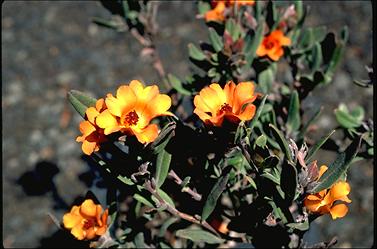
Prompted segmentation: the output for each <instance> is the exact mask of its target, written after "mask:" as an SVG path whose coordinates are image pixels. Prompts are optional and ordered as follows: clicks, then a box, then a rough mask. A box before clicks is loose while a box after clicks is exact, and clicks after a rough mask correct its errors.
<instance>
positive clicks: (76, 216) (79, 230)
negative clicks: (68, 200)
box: [63, 199, 109, 240]
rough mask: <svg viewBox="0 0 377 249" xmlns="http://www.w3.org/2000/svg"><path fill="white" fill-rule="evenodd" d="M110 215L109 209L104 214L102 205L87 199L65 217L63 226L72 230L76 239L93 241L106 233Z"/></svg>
mask: <svg viewBox="0 0 377 249" xmlns="http://www.w3.org/2000/svg"><path fill="white" fill-rule="evenodd" d="M101 214H102V215H101ZM108 214H109V211H108V209H106V210H105V211H104V212H103V213H102V207H101V205H96V204H95V203H94V202H93V201H92V200H91V199H87V200H85V201H84V202H83V203H82V204H81V205H80V206H73V207H72V209H71V211H70V212H69V213H66V214H65V215H64V216H63V225H64V227H65V228H66V229H69V230H71V234H72V235H73V236H75V237H76V239H78V240H84V239H85V240H91V239H94V238H95V237H97V236H101V235H103V234H104V233H105V232H106V230H107V217H108Z"/></svg>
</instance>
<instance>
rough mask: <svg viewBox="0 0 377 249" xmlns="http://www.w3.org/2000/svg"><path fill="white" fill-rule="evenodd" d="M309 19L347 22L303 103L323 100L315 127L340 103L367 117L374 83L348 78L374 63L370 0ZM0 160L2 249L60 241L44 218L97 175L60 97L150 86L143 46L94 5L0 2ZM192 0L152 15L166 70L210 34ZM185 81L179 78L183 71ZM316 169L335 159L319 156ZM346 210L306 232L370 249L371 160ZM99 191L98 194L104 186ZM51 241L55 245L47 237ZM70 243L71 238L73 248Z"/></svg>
mask: <svg viewBox="0 0 377 249" xmlns="http://www.w3.org/2000/svg"><path fill="white" fill-rule="evenodd" d="M305 4H306V5H309V6H310V12H309V14H308V17H307V21H306V25H307V26H312V25H326V26H327V27H328V28H329V29H330V30H333V31H335V32H338V31H339V30H340V28H341V27H342V26H343V25H348V27H349V31H350V32H349V33H350V40H349V43H348V47H347V49H346V53H345V57H344V59H343V61H342V63H341V65H340V66H339V68H338V70H337V73H336V75H335V77H334V81H333V82H332V84H331V85H330V86H328V87H326V88H319V89H316V90H315V91H314V93H313V95H312V96H311V97H310V98H309V101H308V103H309V104H308V105H307V106H308V107H309V108H310V105H313V103H314V104H317V105H323V106H324V108H325V109H324V110H325V111H324V114H322V116H321V118H320V119H319V120H318V121H317V124H318V126H319V128H320V131H319V132H321V131H322V132H328V131H329V130H331V129H333V128H335V127H336V126H337V124H336V121H335V118H334V115H333V110H334V109H335V108H336V107H337V106H338V104H339V102H344V103H346V104H347V105H348V107H351V108H352V107H353V106H355V105H356V104H359V105H362V106H363V107H364V108H365V110H366V117H370V118H373V113H372V112H373V102H372V98H373V89H371V88H368V89H366V88H360V87H358V86H356V85H354V84H353V83H352V81H353V79H368V74H367V71H366V70H365V65H368V66H371V62H372V4H371V2H369V1H331V2H320V1H315V2H309V1H305ZM2 7H3V8H2V65H3V66H2V72H3V73H2V82H3V84H2V120H3V122H2V125H3V126H2V145H3V146H2V152H3V153H2V155H3V158H2V160H3V161H2V162H3V168H2V169H3V174H2V177H3V178H2V184H3V223H2V225H3V229H2V230H3V246H4V247H46V246H52V247H59V246H63V245H57V244H56V241H57V240H56V239H57V238H60V237H59V236H63V235H61V234H59V232H58V228H57V227H56V226H55V224H54V223H53V222H52V220H51V218H49V216H48V213H51V214H53V215H54V216H56V217H57V218H58V219H61V217H62V215H63V214H64V213H65V212H67V210H68V209H69V207H70V205H71V204H72V202H73V201H74V200H75V199H76V198H77V197H79V196H83V195H85V193H86V191H87V190H88V189H92V190H93V191H94V192H95V193H96V194H97V195H98V196H99V197H100V198H101V196H103V194H102V192H103V191H102V190H101V189H100V188H98V184H94V183H95V182H93V181H94V180H95V176H96V174H97V173H98V172H96V171H95V170H91V168H90V167H91V166H90V165H88V164H87V163H86V162H85V160H84V159H85V158H84V157H82V154H81V144H79V143H77V142H75V138H76V137H77V136H78V135H79V130H78V124H79V122H80V121H81V117H80V116H79V115H78V114H77V113H76V112H75V111H74V109H73V108H72V107H71V106H70V104H69V103H68V101H67V99H66V93H67V91H68V90H69V89H77V90H80V91H85V92H87V93H90V94H92V95H93V96H95V97H97V98H98V97H101V96H104V95H105V94H106V93H108V92H115V90H116V89H117V87H118V86H119V84H121V83H128V82H129V81H130V80H132V79H139V80H142V81H143V82H145V83H147V84H152V83H157V82H158V81H159V80H158V79H159V78H158V75H157V74H156V72H155V71H154V69H153V68H152V67H151V66H150V65H149V63H148V62H147V61H145V60H144V59H143V58H142V57H140V55H139V52H140V50H141V45H140V44H139V43H137V42H136V41H135V40H134V38H133V37H132V36H131V35H130V34H129V33H117V32H115V31H113V30H109V29H105V28H101V27H98V26H97V25H95V24H93V23H91V18H92V17H102V18H105V19H109V18H110V16H111V15H110V13H109V12H108V11H107V10H106V9H105V8H103V7H102V5H101V4H100V3H99V2H95V1H71V2H66V1H54V2H53V1H51V2H47V1H46V2H45V1H38V2H37V1H36V2H33V1H25V2H23V1H5V2H4V3H3V6H2ZM195 14H196V7H195V4H194V2H180V1H172V2H168V3H167V2H164V3H161V4H160V8H159V14H158V18H157V20H158V24H159V28H160V32H159V35H158V36H157V38H156V44H157V47H158V51H159V53H160V56H161V59H162V62H163V64H164V66H165V70H166V71H167V72H171V73H173V74H175V75H178V76H185V75H187V74H188V73H189V72H190V63H189V60H188V51H187V44H188V43H189V42H193V43H196V44H197V43H198V41H199V40H207V39H208V36H207V31H206V26H205V24H204V21H203V20H197V19H196V18H195ZM181 78H183V77H181ZM318 158H319V165H321V164H328V163H330V162H332V161H333V160H334V158H335V155H334V154H333V153H330V152H321V154H320V155H319V156H318ZM348 179H349V181H350V184H351V188H352V191H351V194H350V198H351V200H352V201H353V202H352V203H351V204H350V205H349V209H350V212H349V214H348V215H347V216H346V217H345V218H343V219H337V220H336V221H332V220H331V218H330V216H328V215H327V216H323V217H320V218H318V219H317V220H316V221H315V225H313V226H312V228H311V230H310V231H309V233H308V235H307V237H306V238H307V240H309V242H311V243H316V242H319V241H322V240H327V241H328V240H330V239H331V238H332V237H333V236H337V237H338V239H339V242H338V244H337V245H336V247H371V246H372V244H373V242H374V240H373V231H374V225H373V219H374V214H373V210H374V204H373V203H374V202H373V195H374V192H373V187H372V185H373V162H372V161H361V162H358V163H357V164H354V165H352V166H351V169H350V173H349V176H348ZM101 191H102V192H101ZM54 242H55V243H54ZM72 243H74V242H72ZM72 245H74V244H72Z"/></svg>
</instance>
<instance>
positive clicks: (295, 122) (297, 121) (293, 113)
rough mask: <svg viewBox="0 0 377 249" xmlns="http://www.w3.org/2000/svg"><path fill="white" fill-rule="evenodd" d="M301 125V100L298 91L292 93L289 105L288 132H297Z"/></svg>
mask: <svg viewBox="0 0 377 249" xmlns="http://www.w3.org/2000/svg"><path fill="white" fill-rule="evenodd" d="M300 125H301V118H300V100H299V98H298V93H297V91H296V90H294V91H293V92H292V95H291V100H290V103H289V110H288V120H287V131H288V133H291V132H292V131H297V130H298V129H299V128H300Z"/></svg>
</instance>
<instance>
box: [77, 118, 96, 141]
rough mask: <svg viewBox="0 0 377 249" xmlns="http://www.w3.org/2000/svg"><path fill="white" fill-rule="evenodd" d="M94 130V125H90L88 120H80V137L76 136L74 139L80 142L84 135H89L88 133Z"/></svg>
mask: <svg viewBox="0 0 377 249" xmlns="http://www.w3.org/2000/svg"><path fill="white" fill-rule="evenodd" d="M95 131H96V127H94V125H92V124H91V123H90V122H89V121H86V120H85V121H81V123H80V132H81V133H82V134H83V135H82V137H81V138H80V139H79V138H77V139H76V141H77V140H78V139H79V140H80V141H77V142H81V141H82V140H84V139H85V137H87V136H89V135H90V134H92V133H93V132H95Z"/></svg>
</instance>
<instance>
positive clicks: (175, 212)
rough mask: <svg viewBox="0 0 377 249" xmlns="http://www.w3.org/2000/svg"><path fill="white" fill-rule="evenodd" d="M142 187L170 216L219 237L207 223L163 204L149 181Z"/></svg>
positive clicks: (167, 204)
mask: <svg viewBox="0 0 377 249" xmlns="http://www.w3.org/2000/svg"><path fill="white" fill-rule="evenodd" d="M144 187H145V189H146V190H147V191H149V192H150V193H151V194H152V195H153V196H154V197H156V198H157V200H158V201H159V203H160V205H161V206H164V207H166V210H167V211H168V212H169V213H171V214H172V215H174V216H177V217H180V218H182V219H184V220H187V221H189V222H191V223H195V224H198V225H201V226H203V227H204V228H206V229H208V230H210V231H211V232H213V233H214V234H216V235H217V236H219V237H220V235H219V234H218V233H217V232H216V230H215V229H214V228H213V227H211V226H210V225H209V224H208V222H206V221H202V222H201V221H200V219H198V218H195V217H193V216H191V215H189V214H186V213H182V212H180V211H178V210H177V209H176V208H175V207H173V206H171V205H170V204H169V203H167V202H165V201H164V200H163V199H162V198H161V196H160V195H159V194H158V193H157V191H156V189H155V188H154V187H152V184H151V181H149V180H147V181H146V182H145V184H144Z"/></svg>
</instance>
